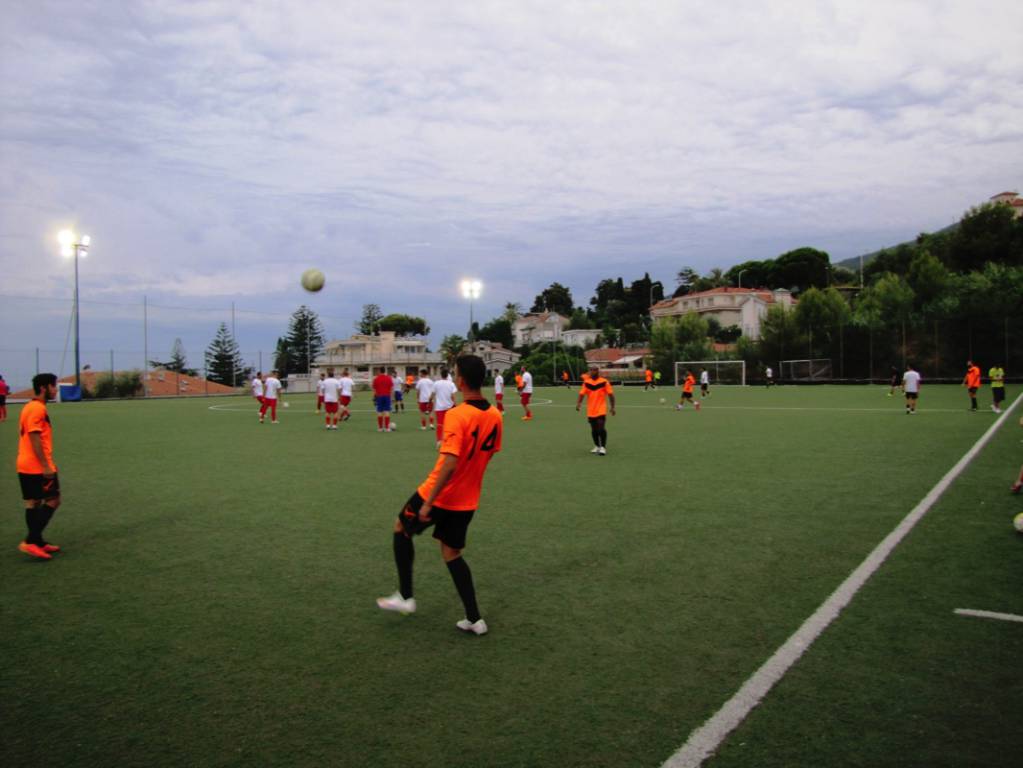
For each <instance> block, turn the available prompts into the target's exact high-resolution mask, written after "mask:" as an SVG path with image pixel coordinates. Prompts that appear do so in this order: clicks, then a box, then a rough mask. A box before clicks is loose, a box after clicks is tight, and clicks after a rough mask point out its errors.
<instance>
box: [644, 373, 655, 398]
mask: <svg viewBox="0 0 1023 768" xmlns="http://www.w3.org/2000/svg"><path fill="white" fill-rule="evenodd" d="M643 380H644V382H645V383H644V384H643V391H644V392H646V391H647V390H648V389H653V388H654V372H653V371H652V370H651V369H650V368H647V369H646V370H645V371H643Z"/></svg>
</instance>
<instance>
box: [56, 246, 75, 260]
mask: <svg viewBox="0 0 1023 768" xmlns="http://www.w3.org/2000/svg"><path fill="white" fill-rule="evenodd" d="M60 255H61V256H65V257H67V258H70V257H71V256H74V255H75V249H74V248H72V247H71V246H70V245H62V246H61V247H60Z"/></svg>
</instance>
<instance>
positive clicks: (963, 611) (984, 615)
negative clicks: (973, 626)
mask: <svg viewBox="0 0 1023 768" xmlns="http://www.w3.org/2000/svg"><path fill="white" fill-rule="evenodd" d="M953 613H958V614H959V615H960V616H974V617H976V618H978V619H999V620H1001V621H1018V622H1020V623H1021V624H1023V616H1017V615H1016V614H1015V613H997V612H995V611H977V610H974V609H973V608H956V609H955V611H953Z"/></svg>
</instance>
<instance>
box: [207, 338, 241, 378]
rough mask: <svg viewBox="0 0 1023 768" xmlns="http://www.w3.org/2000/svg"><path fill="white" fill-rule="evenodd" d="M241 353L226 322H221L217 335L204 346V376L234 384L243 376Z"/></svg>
mask: <svg viewBox="0 0 1023 768" xmlns="http://www.w3.org/2000/svg"><path fill="white" fill-rule="evenodd" d="M245 374H246V371H245V370H244V365H243V364H242V355H241V352H239V350H238V342H236V341H235V340H234V336H232V335H231V331H229V330H228V329H227V323H221V324H220V327H219V328H218V329H217V335H216V336H215V337H214V339H213V341H211V342H210V345H209V346H208V347H207V348H206V378H207V379H209V380H210V381H215V382H217V383H218V384H226V385H227V386H229V387H233V386H235V385H236V384H237V383H238V382H239V381H242V380H243V379H244V378H245Z"/></svg>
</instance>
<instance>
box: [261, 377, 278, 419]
mask: <svg viewBox="0 0 1023 768" xmlns="http://www.w3.org/2000/svg"><path fill="white" fill-rule="evenodd" d="M280 391H281V380H280V379H278V378H277V371H271V372H270V375H269V376H267V377H266V381H264V382H263V407H262V408H260V409H259V423H260V424H262V423H263V417H265V416H266V412H267V410H268V409H269V411H270V422H271V423H273V424H276V423H277V396H278V395H279V394H280Z"/></svg>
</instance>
